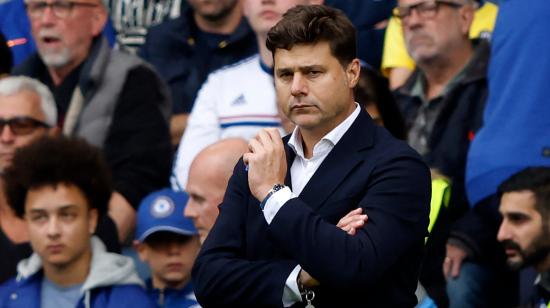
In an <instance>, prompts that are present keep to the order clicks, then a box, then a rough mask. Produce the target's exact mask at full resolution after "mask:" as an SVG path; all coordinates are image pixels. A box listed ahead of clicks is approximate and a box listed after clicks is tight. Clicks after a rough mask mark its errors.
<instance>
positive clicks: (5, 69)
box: [0, 32, 13, 78]
mask: <svg viewBox="0 0 550 308" xmlns="http://www.w3.org/2000/svg"><path fill="white" fill-rule="evenodd" d="M12 65H13V57H12V55H11V51H10V48H9V47H8V43H7V42H6V38H5V37H4V35H3V34H2V33H1V32H0V78H2V77H5V76H7V75H9V74H10V71H11V66H12Z"/></svg>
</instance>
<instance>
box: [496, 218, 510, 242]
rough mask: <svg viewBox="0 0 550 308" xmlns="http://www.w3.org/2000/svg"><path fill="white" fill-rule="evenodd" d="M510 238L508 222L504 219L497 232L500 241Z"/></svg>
mask: <svg viewBox="0 0 550 308" xmlns="http://www.w3.org/2000/svg"><path fill="white" fill-rule="evenodd" d="M509 239H510V232H509V230H508V224H507V223H506V220H503V221H502V223H501V224H500V227H499V228H498V233H497V240H498V241H499V242H502V241H505V240H509Z"/></svg>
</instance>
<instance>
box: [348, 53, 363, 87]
mask: <svg viewBox="0 0 550 308" xmlns="http://www.w3.org/2000/svg"><path fill="white" fill-rule="evenodd" d="M360 74H361V64H360V63H359V59H357V58H356V59H353V60H352V61H351V62H350V63H349V64H348V66H347V67H346V78H347V81H348V86H349V87H350V88H355V86H356V85H357V83H358V82H359V75H360Z"/></svg>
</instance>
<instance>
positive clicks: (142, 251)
mask: <svg viewBox="0 0 550 308" xmlns="http://www.w3.org/2000/svg"><path fill="white" fill-rule="evenodd" d="M132 244H133V246H134V249H135V250H136V252H137V254H138V257H139V259H140V260H141V261H142V262H147V259H148V257H147V255H148V254H147V247H145V245H147V244H145V243H142V242H140V241H138V240H134V242H133V243H132Z"/></svg>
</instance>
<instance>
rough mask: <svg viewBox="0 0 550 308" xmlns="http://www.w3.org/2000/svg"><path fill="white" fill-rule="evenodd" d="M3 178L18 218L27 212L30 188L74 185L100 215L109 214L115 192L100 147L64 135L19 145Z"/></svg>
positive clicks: (10, 202)
mask: <svg viewBox="0 0 550 308" xmlns="http://www.w3.org/2000/svg"><path fill="white" fill-rule="evenodd" d="M4 179H5V192H6V195H7V200H8V203H9V205H10V206H11V207H12V208H13V210H14V211H15V214H16V215H17V216H19V217H23V216H24V214H25V199H26V197H27V192H28V191H29V190H31V189H36V188H40V187H44V186H52V187H56V186H57V185H58V184H65V185H69V184H70V185H74V186H76V187H78V188H79V189H80V190H81V191H82V192H83V193H84V196H85V198H86V200H87V201H88V203H89V206H90V209H92V208H95V209H97V210H98V214H99V216H102V215H104V214H105V213H106V211H107V204H108V203H109V199H110V198H111V193H112V191H113V184H112V179H111V174H110V171H109V167H108V166H107V163H106V162H105V159H104V157H103V154H102V152H101V151H100V149H98V148H96V147H94V146H91V145H90V144H88V143H87V142H86V141H85V140H84V139H78V138H69V137H65V136H57V137H42V138H40V139H38V140H36V141H34V142H32V143H31V144H30V145H28V146H25V147H22V148H19V149H18V150H17V151H16V152H15V155H14V158H13V162H12V164H11V166H9V167H8V168H7V169H6V172H5V173H4Z"/></svg>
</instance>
